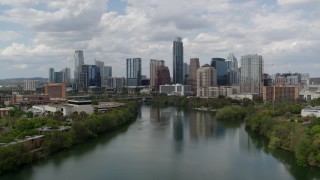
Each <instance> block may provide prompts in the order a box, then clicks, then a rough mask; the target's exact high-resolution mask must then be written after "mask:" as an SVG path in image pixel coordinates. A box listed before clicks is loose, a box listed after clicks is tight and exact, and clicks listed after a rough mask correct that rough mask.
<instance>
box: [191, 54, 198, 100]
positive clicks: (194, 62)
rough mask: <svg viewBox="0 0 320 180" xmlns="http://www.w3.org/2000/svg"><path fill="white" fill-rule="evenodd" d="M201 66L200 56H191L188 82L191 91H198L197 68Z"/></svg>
mask: <svg viewBox="0 0 320 180" xmlns="http://www.w3.org/2000/svg"><path fill="white" fill-rule="evenodd" d="M199 67H200V63H199V58H191V59H190V66H189V77H188V84H189V85H190V86H191V91H192V92H193V93H194V94H196V93H197V70H198V69H199Z"/></svg>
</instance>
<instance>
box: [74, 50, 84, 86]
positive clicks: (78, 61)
mask: <svg viewBox="0 0 320 180" xmlns="http://www.w3.org/2000/svg"><path fill="white" fill-rule="evenodd" d="M74 60H75V67H74V82H75V83H78V84H80V74H81V69H82V65H83V64H84V58H83V51H82V50H76V51H75V53H74Z"/></svg>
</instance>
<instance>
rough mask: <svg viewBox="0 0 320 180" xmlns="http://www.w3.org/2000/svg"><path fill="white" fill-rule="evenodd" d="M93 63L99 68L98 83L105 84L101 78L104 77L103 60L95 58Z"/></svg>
mask: <svg viewBox="0 0 320 180" xmlns="http://www.w3.org/2000/svg"><path fill="white" fill-rule="evenodd" d="M95 64H96V66H98V67H99V68H100V80H101V82H100V84H101V85H104V86H106V85H107V84H106V82H105V81H104V80H103V79H104V62H102V61H98V60H96V59H95Z"/></svg>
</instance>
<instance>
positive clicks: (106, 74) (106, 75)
mask: <svg viewBox="0 0 320 180" xmlns="http://www.w3.org/2000/svg"><path fill="white" fill-rule="evenodd" d="M111 77H112V67H111V66H104V67H103V82H104V83H103V84H106V85H107V86H109V87H111V85H110V79H111Z"/></svg>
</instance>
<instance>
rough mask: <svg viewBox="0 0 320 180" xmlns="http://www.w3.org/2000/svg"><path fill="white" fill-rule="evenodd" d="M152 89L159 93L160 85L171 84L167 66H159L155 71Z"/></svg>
mask: <svg viewBox="0 0 320 180" xmlns="http://www.w3.org/2000/svg"><path fill="white" fill-rule="evenodd" d="M154 83H155V84H154V89H155V90H157V91H159V86H160V85H166V84H171V78H170V71H169V68H168V67H167V66H159V67H157V71H156V78H155V82H154Z"/></svg>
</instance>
